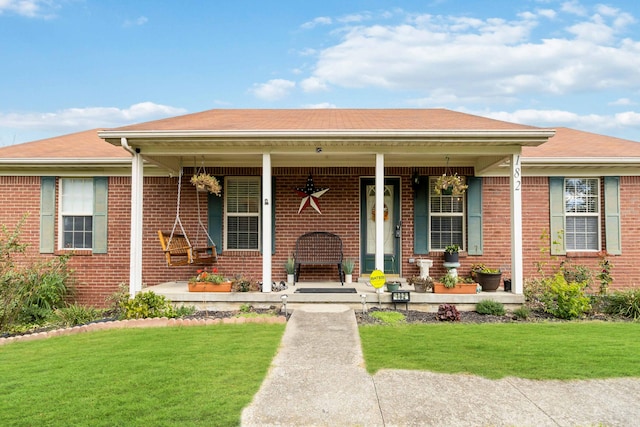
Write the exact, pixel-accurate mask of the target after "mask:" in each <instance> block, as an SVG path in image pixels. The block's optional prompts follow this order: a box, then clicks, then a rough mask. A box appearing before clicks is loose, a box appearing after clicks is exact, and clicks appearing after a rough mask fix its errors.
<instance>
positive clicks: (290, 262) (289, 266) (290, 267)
mask: <svg viewBox="0 0 640 427" xmlns="http://www.w3.org/2000/svg"><path fill="white" fill-rule="evenodd" d="M284 269H285V270H287V283H293V281H294V280H295V277H294V275H295V273H296V260H295V259H294V258H292V257H289V258H287V261H286V262H285V263H284Z"/></svg>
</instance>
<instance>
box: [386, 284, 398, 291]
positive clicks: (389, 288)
mask: <svg viewBox="0 0 640 427" xmlns="http://www.w3.org/2000/svg"><path fill="white" fill-rule="evenodd" d="M386 285H387V292H395V291H397V290H398V288H400V283H399V282H387V283H386Z"/></svg>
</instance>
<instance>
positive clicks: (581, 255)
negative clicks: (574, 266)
mask: <svg viewBox="0 0 640 427" xmlns="http://www.w3.org/2000/svg"><path fill="white" fill-rule="evenodd" d="M599 256H600V252H598V251H593V252H592V251H575V252H573V251H571V252H570V251H567V258H598V257H599Z"/></svg>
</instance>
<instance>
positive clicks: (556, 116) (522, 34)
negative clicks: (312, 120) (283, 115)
mask: <svg viewBox="0 0 640 427" xmlns="http://www.w3.org/2000/svg"><path fill="white" fill-rule="evenodd" d="M639 20H640V2H639V1H637V0H611V1H608V2H602V3H601V2H596V1H587V0H570V1H562V0H561V1H555V0H474V1H470V0H467V1H460V0H458V1H454V0H433V1H430V0H422V1H415V0H386V1H383V0H366V1H365V0H322V1H316V0H305V1H301V0H233V1H228V0H215V1H205V0H201V1H196V0H180V1H170V0H135V1H132V0H0V64H1V65H0V146H2V145H11V144H16V143H21V142H27V141H33V140H38V139H43V138H49V137H54V136H58V135H65V134H68V133H73V132H77V131H83V130H88V129H93V128H110V127H118V126H123V125H127V124H132V123H141V122H146V121H149V120H156V119H160V118H164V117H172V116H177V115H182V114H187V113H193V112H199V111H204V110H210V109H214V108H447V109H451V110H455V111H461V112H465V113H470V114H477V115H481V116H485V117H490V118H495V119H499V120H506V121H510V122H514V123H523V124H528V125H533V126H541V127H551V128H554V127H561V126H566V127H571V128H575V129H580V130H584V131H589V132H595V133H600V134H605V135H611V136H617V137H620V138H626V139H631V140H634V141H640V23H639V22H638V21H639Z"/></svg>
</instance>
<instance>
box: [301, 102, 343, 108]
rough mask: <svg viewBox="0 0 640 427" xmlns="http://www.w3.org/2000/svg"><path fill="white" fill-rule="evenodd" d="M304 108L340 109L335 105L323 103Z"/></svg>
mask: <svg viewBox="0 0 640 427" xmlns="http://www.w3.org/2000/svg"><path fill="white" fill-rule="evenodd" d="M302 108H307V109H327V108H338V107H337V106H336V105H335V104H332V103H330V102H321V103H319V104H308V105H304V106H303V107H302Z"/></svg>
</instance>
